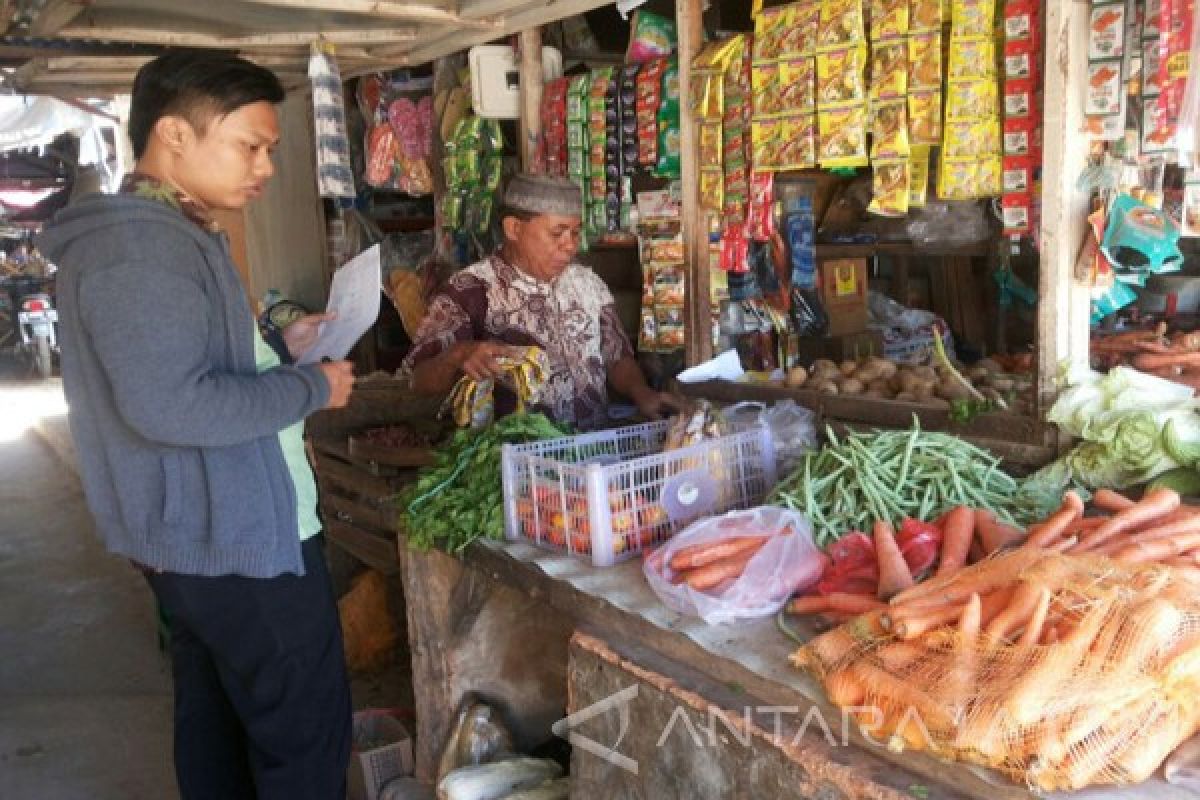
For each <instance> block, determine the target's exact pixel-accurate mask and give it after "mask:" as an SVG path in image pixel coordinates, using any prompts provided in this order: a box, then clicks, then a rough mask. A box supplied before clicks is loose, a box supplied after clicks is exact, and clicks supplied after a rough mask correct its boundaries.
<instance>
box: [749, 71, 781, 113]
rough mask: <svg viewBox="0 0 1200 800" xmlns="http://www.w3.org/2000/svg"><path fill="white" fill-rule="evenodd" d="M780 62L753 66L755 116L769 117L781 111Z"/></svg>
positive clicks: (752, 80)
mask: <svg viewBox="0 0 1200 800" xmlns="http://www.w3.org/2000/svg"><path fill="white" fill-rule="evenodd" d="M779 68H780V62H778V61H770V62H767V63H765V64H755V65H754V67H753V68H752V70H751V78H750V80H751V86H752V87H753V94H752V96H753V98H754V114H755V116H771V115H773V114H778V113H779V112H780V111H783V92H782V91H781V87H780V74H779V71H780V70H779Z"/></svg>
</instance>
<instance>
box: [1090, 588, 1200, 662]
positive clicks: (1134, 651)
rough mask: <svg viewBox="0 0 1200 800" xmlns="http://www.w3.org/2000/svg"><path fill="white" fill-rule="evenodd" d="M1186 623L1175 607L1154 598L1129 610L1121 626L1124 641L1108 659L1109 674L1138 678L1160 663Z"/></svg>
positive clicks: (1120, 642)
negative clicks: (1155, 663) (1147, 668)
mask: <svg viewBox="0 0 1200 800" xmlns="http://www.w3.org/2000/svg"><path fill="white" fill-rule="evenodd" d="M1185 622H1186V620H1185V617H1184V614H1183V612H1182V611H1180V610H1179V609H1178V608H1177V607H1176V606H1175V604H1174V603H1172V602H1170V601H1169V600H1166V599H1165V598H1162V597H1152V598H1150V599H1148V600H1145V601H1142V602H1141V603H1138V604H1137V606H1135V607H1134V608H1132V609H1130V610H1129V612H1128V614H1127V616H1126V618H1125V620H1124V625H1123V626H1122V628H1123V630H1122V633H1123V634H1124V636H1123V637H1121V639H1120V640H1119V641H1118V642H1117V643H1116V645H1115V646H1114V647H1113V649H1112V653H1111V655H1110V656H1109V658H1108V663H1107V665H1106V666H1107V668H1108V671H1109V672H1110V673H1111V674H1113V675H1117V676H1121V675H1125V676H1132V675H1137V674H1139V673H1140V672H1141V671H1142V670H1143V669H1144V668H1145V667H1146V664H1147V663H1149V662H1151V661H1157V659H1158V658H1160V657H1161V656H1162V655H1163V654H1165V653H1167V652H1168V650H1169V648H1170V646H1171V645H1172V644H1173V643H1174V641H1175V639H1177V638H1178V635H1179V633H1180V632H1181V631H1182V630H1183V629H1184V624H1185Z"/></svg>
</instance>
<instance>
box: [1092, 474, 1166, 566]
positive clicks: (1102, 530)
mask: <svg viewBox="0 0 1200 800" xmlns="http://www.w3.org/2000/svg"><path fill="white" fill-rule="evenodd" d="M1177 508H1179V493H1178V492H1175V491H1172V490H1171V489H1161V488H1160V489H1151V490H1150V491H1149V492H1147V493H1146V496H1145V497H1143V498H1142V499H1141V500H1140V501H1139V502H1138V503H1137V504H1136V505H1133V506H1130V507H1129V508H1127V509H1125V510H1124V511H1118V512H1117V513H1116V514H1114V515H1113V516H1112V517H1111V518H1110V519H1109V520H1108V521H1107V522H1105V523H1104V524H1103V525H1101V526H1100V527H1099V528H1096V530H1094V531H1092V532H1091V533H1089V534H1088V535H1087V536H1085V537H1084V538H1083V540H1082V541H1081V542H1080V549H1081V550H1082V551H1086V550H1091V549H1092V548H1094V547H1096V546H1098V545H1101V544H1103V543H1104V542H1106V541H1108V540H1109V539H1111V538H1112V537H1114V536H1116V535H1117V534H1119V533H1124V532H1126V531H1131V530H1136V529H1138V528H1140V527H1142V526H1144V525H1146V524H1147V523H1149V522H1152V521H1153V520H1156V519H1158V518H1159V517H1164V516H1166V515H1167V514H1170V513H1171V512H1172V511H1174V510H1176V509H1177Z"/></svg>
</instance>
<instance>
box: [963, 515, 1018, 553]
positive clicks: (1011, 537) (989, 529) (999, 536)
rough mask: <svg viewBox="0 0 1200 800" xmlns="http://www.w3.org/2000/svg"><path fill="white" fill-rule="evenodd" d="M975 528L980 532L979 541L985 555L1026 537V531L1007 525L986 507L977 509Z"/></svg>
mask: <svg viewBox="0 0 1200 800" xmlns="http://www.w3.org/2000/svg"><path fill="white" fill-rule="evenodd" d="M975 530H976V531H978V532H979V543H980V546H981V547H982V548H983V553H984V555H989V556H990V555H991V554H992V553H995V552H996V551H997V550H1002V549H1004V548H1005V547H1011V546H1012V545H1015V544H1017V543H1019V542H1020V541H1021V540H1022V539H1024V538H1025V531H1023V530H1021V529H1020V528H1014V527H1013V526H1012V525H1005V524H1004V523H1003V522H1001V521H1000V520H998V519H996V515H995V514H993V513H992V512H991V511H988V510H987V509H986V508H977V509H975Z"/></svg>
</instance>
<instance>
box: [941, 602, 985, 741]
mask: <svg viewBox="0 0 1200 800" xmlns="http://www.w3.org/2000/svg"><path fill="white" fill-rule="evenodd" d="M982 618H983V601H982V600H980V598H979V595H978V594H972V595H971V597H970V599H968V600H967V604H966V605H965V606H963V610H962V614H960V615H959V617H958V641H957V642H956V643H955V647H954V654H953V656H952V660H951V662H950V669H949V670H948V671H947V672H946V678H945V681H944V682H943V683H942V686H941V695H942V698H941V699H942V702H943V704H944V705H945V706H946V707H947V708H948V709H950V713H952V714H954V717H955V719H960V720H961V719H963V718H964V717H965V716H966V711H967V703H968V701H969V700H970V696H971V689H972V687H973V684H974V683H975V677H976V672H977V671H978V669H979V667H978V659H979V656H978V652H977V648H978V643H979V631H980V629H981V628H982V625H983V619H982ZM961 730H962V729H961V728H959V731H960V732H961Z"/></svg>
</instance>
